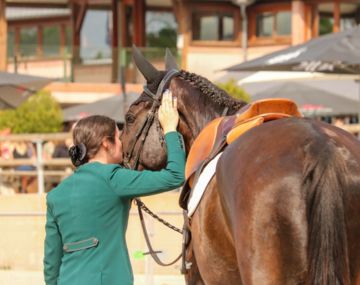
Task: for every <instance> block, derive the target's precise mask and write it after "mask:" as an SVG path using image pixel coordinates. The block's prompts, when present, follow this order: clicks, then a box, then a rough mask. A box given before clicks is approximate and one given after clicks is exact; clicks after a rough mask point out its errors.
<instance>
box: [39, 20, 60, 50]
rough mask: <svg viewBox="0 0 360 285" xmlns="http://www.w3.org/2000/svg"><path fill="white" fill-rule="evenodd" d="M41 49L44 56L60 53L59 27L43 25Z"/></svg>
mask: <svg viewBox="0 0 360 285" xmlns="http://www.w3.org/2000/svg"><path fill="white" fill-rule="evenodd" d="M42 44H43V51H44V55H45V56H54V55H59V53H60V27H59V26H44V29H43V43H42Z"/></svg>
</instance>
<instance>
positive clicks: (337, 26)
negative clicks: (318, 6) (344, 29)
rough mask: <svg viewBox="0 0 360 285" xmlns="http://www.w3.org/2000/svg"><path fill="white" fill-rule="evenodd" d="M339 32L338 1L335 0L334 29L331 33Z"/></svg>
mask: <svg viewBox="0 0 360 285" xmlns="http://www.w3.org/2000/svg"><path fill="white" fill-rule="evenodd" d="M339 31H340V0H335V2H334V27H333V32H334V33H336V32H339Z"/></svg>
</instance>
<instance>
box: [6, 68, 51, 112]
mask: <svg viewBox="0 0 360 285" xmlns="http://www.w3.org/2000/svg"><path fill="white" fill-rule="evenodd" d="M53 80H54V79H53V78H46V77H39V76H31V75H24V74H18V73H8V72H0V109H7V108H16V107H18V106H19V105H20V104H21V103H23V102H24V101H25V100H26V99H27V98H28V97H29V96H31V95H32V94H34V93H36V92H37V91H38V90H40V89H41V88H42V87H44V86H45V85H47V84H49V83H50V82H51V81H53Z"/></svg>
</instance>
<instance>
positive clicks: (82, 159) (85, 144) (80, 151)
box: [69, 115, 116, 167]
mask: <svg viewBox="0 0 360 285" xmlns="http://www.w3.org/2000/svg"><path fill="white" fill-rule="evenodd" d="M115 131H116V122H115V121H114V120H113V119H111V118H109V117H106V116H101V115H95V116H90V117H86V118H84V119H81V120H80V121H78V122H77V123H76V125H75V128H74V130H73V143H74V145H73V146H72V147H71V148H70V149H69V155H70V158H71V162H72V163H73V164H74V165H75V166H76V167H77V166H80V165H82V164H84V163H86V162H88V161H89V159H91V158H93V157H94V156H95V155H96V153H97V152H98V151H99V149H100V146H101V143H102V141H103V139H104V138H108V139H109V140H110V141H111V142H115Z"/></svg>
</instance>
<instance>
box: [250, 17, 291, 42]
mask: <svg viewBox="0 0 360 285" xmlns="http://www.w3.org/2000/svg"><path fill="white" fill-rule="evenodd" d="M290 35H291V13H290V11H279V12H263V13H260V14H257V15H256V37H274V36H290Z"/></svg>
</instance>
